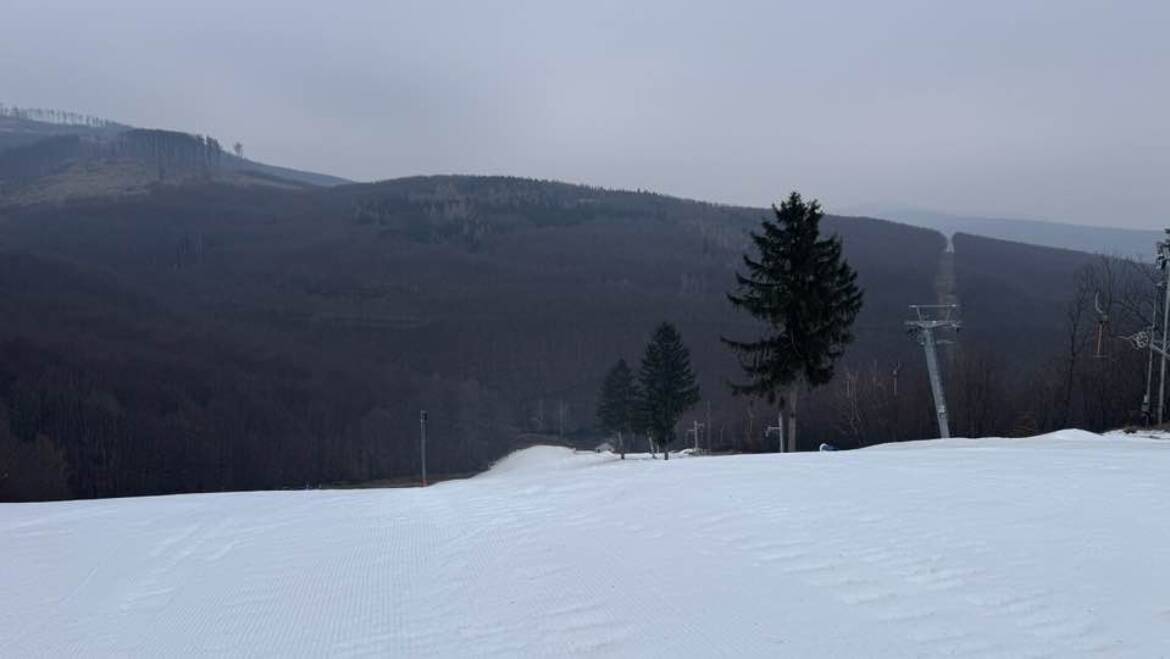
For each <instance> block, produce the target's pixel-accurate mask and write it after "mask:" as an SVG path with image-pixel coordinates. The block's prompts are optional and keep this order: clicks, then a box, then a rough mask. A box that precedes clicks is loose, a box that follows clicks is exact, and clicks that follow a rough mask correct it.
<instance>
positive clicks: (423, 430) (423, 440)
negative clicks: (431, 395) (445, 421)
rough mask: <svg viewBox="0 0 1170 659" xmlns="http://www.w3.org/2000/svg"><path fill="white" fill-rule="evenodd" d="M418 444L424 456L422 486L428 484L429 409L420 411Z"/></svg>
mask: <svg viewBox="0 0 1170 659" xmlns="http://www.w3.org/2000/svg"><path fill="white" fill-rule="evenodd" d="M418 444H419V454H420V455H421V456H422V486H423V487H426V486H427V411H426V410H419V412H418Z"/></svg>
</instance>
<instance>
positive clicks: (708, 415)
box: [703, 401, 711, 453]
mask: <svg viewBox="0 0 1170 659" xmlns="http://www.w3.org/2000/svg"><path fill="white" fill-rule="evenodd" d="M703 434H704V435H705V436H706V437H707V452H708V453H710V452H711V401H707V427H706V428H704V429H703Z"/></svg>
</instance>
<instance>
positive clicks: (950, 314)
mask: <svg viewBox="0 0 1170 659" xmlns="http://www.w3.org/2000/svg"><path fill="white" fill-rule="evenodd" d="M910 309H911V310H912V311H913V312H914V315H915V316H916V317H915V318H914V319H913V320H907V321H906V328H907V331H909V332H910V334H911V335H913V336H914V338H915V339H917V340H918V344H919V345H921V346H922V351H923V352H924V353H926V371H927V374H928V375H929V376H930V391H931V394H932V395H933V396H934V410H935V414H936V415H937V416H938V433H939V437H942V438H943V439H946V438H949V437H950V436H951V427H950V423H949V422H948V421H947V399H946V394H945V393H944V392H943V384H942V374H941V373H940V372H939V367H938V350H937V348H936V346H937V345H938V341H937V340H936V339H935V335H934V331H935V330H937V329H953V330H956V331H957V330H958V329H959V327H960V322H959V320H958V319H957V318H955V316H956V315H957V313H958V310H959V307H958V305H954V304H912V305H910Z"/></svg>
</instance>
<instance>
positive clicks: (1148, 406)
mask: <svg viewBox="0 0 1170 659" xmlns="http://www.w3.org/2000/svg"><path fill="white" fill-rule="evenodd" d="M1165 285H1166V284H1165V282H1158V287H1163V286H1165ZM1157 331H1158V294H1157V288H1155V293H1154V313H1152V314H1150V330H1149V332H1150V342H1149V345H1147V346H1146V352H1147V353H1149V356H1148V357H1147V358H1146V393H1145V395H1144V396H1143V397H1142V424H1143V425H1146V426H1148V425H1150V421H1153V420H1154V408H1153V403H1154V400H1153V398H1154V396H1153V394H1154V340H1153V339H1154V337H1155V336H1157V335H1158V334H1157ZM1138 347H1139V348H1140V347H1141V346H1138Z"/></svg>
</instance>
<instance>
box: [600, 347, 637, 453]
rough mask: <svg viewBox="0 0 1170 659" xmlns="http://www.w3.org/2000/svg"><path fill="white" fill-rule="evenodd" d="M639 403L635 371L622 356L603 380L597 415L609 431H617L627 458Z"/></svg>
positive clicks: (622, 451)
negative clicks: (628, 437)
mask: <svg viewBox="0 0 1170 659" xmlns="http://www.w3.org/2000/svg"><path fill="white" fill-rule="evenodd" d="M637 406H638V386H637V384H636V383H635V382H634V373H633V371H631V370H630V367H629V365H627V364H626V360H625V359H619V360H618V361H617V363H616V364H614V366H613V368H611V369H609V373H607V374H606V376H605V380H604V381H603V382H602V383H601V400H600V401H599V402H598V404H597V419H598V421H600V422H601V427H602V428H603V429H604V430H605V431H606V432H610V433H615V434H616V435H617V444H618V451H619V452H620V453H621V456H622V460H625V459H626V441H625V434H626V433H630V432H633V430H634V426H635V424H636V415H637Z"/></svg>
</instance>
